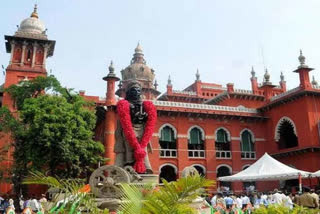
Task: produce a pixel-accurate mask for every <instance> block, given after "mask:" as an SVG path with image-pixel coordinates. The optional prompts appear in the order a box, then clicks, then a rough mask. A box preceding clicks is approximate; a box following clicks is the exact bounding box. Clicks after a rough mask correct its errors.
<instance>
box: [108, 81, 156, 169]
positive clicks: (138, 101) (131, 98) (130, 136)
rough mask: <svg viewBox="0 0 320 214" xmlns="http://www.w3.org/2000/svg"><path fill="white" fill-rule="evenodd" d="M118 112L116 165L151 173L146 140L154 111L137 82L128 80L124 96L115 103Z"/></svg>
mask: <svg viewBox="0 0 320 214" xmlns="http://www.w3.org/2000/svg"><path fill="white" fill-rule="evenodd" d="M117 112H118V115H119V120H118V121H117V129H116V133H115V136H116V143H115V147H114V152H115V153H116V160H115V165H116V166H119V167H122V168H124V167H126V166H132V167H133V168H134V170H135V171H136V172H137V173H140V174H142V173H146V174H153V171H152V168H151V165H150V161H149V157H148V150H149V151H150V152H152V148H151V145H150V144H149V142H150V140H151V137H152V134H153V131H154V127H155V123H156V120H157V111H156V108H155V106H154V105H153V103H152V102H151V101H142V97H141V85H140V83H139V82H137V81H133V82H131V83H129V85H128V87H127V89H126V97H125V99H124V100H120V101H119V102H118V104H117Z"/></svg>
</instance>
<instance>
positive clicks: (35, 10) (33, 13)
mask: <svg viewBox="0 0 320 214" xmlns="http://www.w3.org/2000/svg"><path fill="white" fill-rule="evenodd" d="M30 17H33V18H37V19H38V18H39V16H38V5H37V4H35V5H34V9H33V12H32V13H31V16H30Z"/></svg>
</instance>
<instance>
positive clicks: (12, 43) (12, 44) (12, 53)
mask: <svg viewBox="0 0 320 214" xmlns="http://www.w3.org/2000/svg"><path fill="white" fill-rule="evenodd" d="M10 44H11V57H10V62H9V65H11V64H12V61H13V55H14V47H15V45H16V42H15V41H11V42H10Z"/></svg>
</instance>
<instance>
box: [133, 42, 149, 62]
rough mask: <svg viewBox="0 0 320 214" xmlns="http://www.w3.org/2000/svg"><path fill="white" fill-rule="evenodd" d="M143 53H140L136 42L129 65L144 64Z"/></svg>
mask: <svg viewBox="0 0 320 214" xmlns="http://www.w3.org/2000/svg"><path fill="white" fill-rule="evenodd" d="M143 55H144V54H143V51H142V47H141V45H140V42H138V45H137V47H136V48H135V49H134V54H133V58H132V60H131V64H133V63H142V64H146V60H145V59H144V58H143Z"/></svg>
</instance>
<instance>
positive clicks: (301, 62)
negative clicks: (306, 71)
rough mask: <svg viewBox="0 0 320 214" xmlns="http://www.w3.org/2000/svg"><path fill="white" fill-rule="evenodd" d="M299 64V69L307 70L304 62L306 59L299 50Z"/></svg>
mask: <svg viewBox="0 0 320 214" xmlns="http://www.w3.org/2000/svg"><path fill="white" fill-rule="evenodd" d="M298 59H299V62H300V66H299V68H307V67H308V66H307V65H306V64H305V62H306V57H305V56H303V55H302V50H301V49H300V56H299V58H298Z"/></svg>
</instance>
